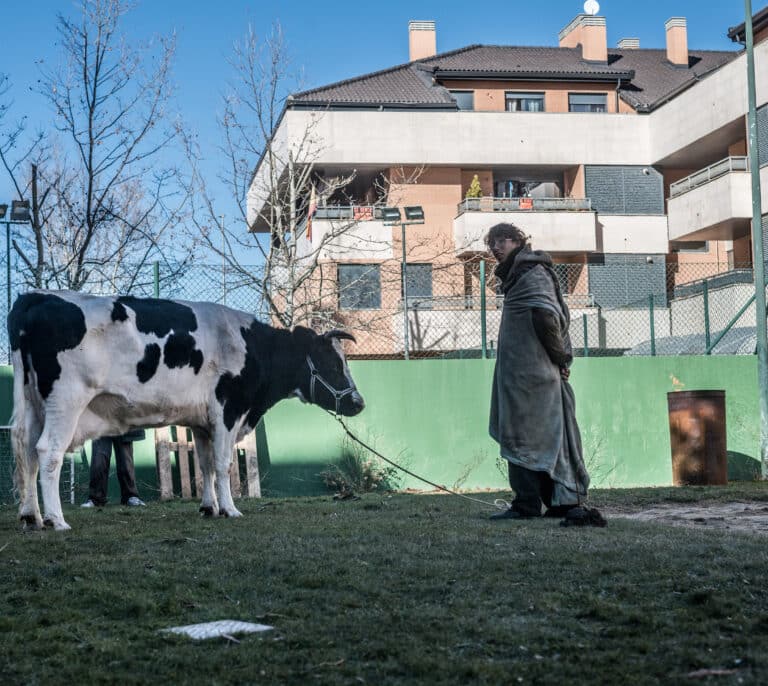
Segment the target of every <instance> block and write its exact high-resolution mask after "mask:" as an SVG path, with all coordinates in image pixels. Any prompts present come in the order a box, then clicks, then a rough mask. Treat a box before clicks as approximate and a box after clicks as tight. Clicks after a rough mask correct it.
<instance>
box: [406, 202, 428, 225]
mask: <svg viewBox="0 0 768 686" xmlns="http://www.w3.org/2000/svg"><path fill="white" fill-rule="evenodd" d="M405 218H406V219H408V220H409V221H422V222H423V221H424V209H423V208H422V207H421V206H420V205H415V206H412V207H406V208H405Z"/></svg>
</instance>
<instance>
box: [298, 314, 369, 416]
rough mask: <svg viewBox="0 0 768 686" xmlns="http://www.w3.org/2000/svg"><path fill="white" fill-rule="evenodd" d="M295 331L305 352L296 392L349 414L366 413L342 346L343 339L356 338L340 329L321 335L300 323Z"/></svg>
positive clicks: (316, 403)
mask: <svg viewBox="0 0 768 686" xmlns="http://www.w3.org/2000/svg"><path fill="white" fill-rule="evenodd" d="M293 333H294V336H295V337H296V339H297V341H298V342H299V344H300V345H299V347H300V349H301V351H302V352H303V353H304V361H303V364H302V365H301V372H300V375H299V385H298V388H297V391H296V395H297V396H298V397H299V398H301V400H303V401H304V402H310V403H314V404H315V405H319V406H320V407H322V408H323V409H326V410H330V411H331V412H336V413H337V414H342V415H344V416H346V417H353V416H354V415H356V414H359V413H360V412H362V411H363V408H364V407H365V402H364V401H363V396H361V395H360V393H358V392H357V387H356V386H355V382H354V381H352V375H351V374H350V373H349V367H348V366H347V360H346V358H345V357H344V350H343V349H342V347H341V339H347V340H350V341H354V340H355V337H354V336H353V335H352V334H351V333H347V332H346V331H338V330H334V331H328V332H327V333H325V334H317V333H315V332H314V331H312V330H311V329H307V328H305V327H303V326H297V327H296V328H295V329H294V331H293Z"/></svg>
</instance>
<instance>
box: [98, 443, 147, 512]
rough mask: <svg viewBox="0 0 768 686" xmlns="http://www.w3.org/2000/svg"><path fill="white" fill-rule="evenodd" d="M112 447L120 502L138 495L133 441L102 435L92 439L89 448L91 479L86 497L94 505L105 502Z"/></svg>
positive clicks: (124, 502) (125, 501)
mask: <svg viewBox="0 0 768 686" xmlns="http://www.w3.org/2000/svg"><path fill="white" fill-rule="evenodd" d="M113 447H114V449H115V466H116V468H117V480H118V482H119V483H120V502H121V503H123V505H125V504H126V503H127V502H128V498H133V497H137V498H138V497H139V492H138V491H137V490H136V478H135V476H134V470H133V443H131V441H124V440H122V439H121V438H120V437H119V436H116V437H111V436H104V437H102V438H97V439H96V440H94V441H93V444H92V449H91V481H90V484H89V487H88V497H89V498H90V499H91V500H92V501H93V502H94V504H96V505H106V503H107V483H108V481H109V459H110V457H111V456H112V448H113Z"/></svg>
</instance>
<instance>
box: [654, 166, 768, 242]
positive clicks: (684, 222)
mask: <svg viewBox="0 0 768 686" xmlns="http://www.w3.org/2000/svg"><path fill="white" fill-rule="evenodd" d="M760 179H761V182H762V185H763V192H762V195H763V206H765V202H766V200H768V188H766V184H768V167H765V166H764V167H763V168H762V169H761V171H760ZM668 214H669V239H670V240H673V241H674V240H685V241H707V240H733V239H735V238H740V237H742V236H746V235H748V234H749V227H750V221H751V219H752V190H751V184H750V175H749V166H748V158H746V157H727V158H726V159H724V160H720V161H719V162H717V163H715V164H713V165H710V166H709V167H706V168H705V169H701V170H699V171H697V172H696V173H694V174H691V175H690V176H687V177H685V178H684V179H681V180H680V181H678V182H676V183H673V184H672V185H671V186H670V189H669V203H668Z"/></svg>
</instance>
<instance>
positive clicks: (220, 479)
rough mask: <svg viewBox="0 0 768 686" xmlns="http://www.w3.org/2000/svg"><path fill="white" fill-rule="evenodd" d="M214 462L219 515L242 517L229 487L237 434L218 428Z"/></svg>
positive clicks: (215, 439)
mask: <svg viewBox="0 0 768 686" xmlns="http://www.w3.org/2000/svg"><path fill="white" fill-rule="evenodd" d="M213 450H214V462H215V465H216V494H217V495H218V497H219V514H221V515H224V516H225V517H242V516H243V514H242V512H240V511H239V510H238V509H237V508H236V507H235V502H234V500H232V489H231V488H230V486H229V468H230V465H231V464H232V457H233V455H234V450H235V432H233V431H227V430H226V429H225V428H224V427H223V426H222V427H218V428H217V430H216V431H215V432H214V435H213Z"/></svg>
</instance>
